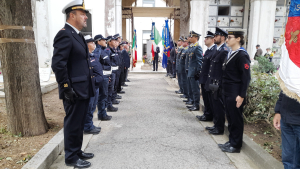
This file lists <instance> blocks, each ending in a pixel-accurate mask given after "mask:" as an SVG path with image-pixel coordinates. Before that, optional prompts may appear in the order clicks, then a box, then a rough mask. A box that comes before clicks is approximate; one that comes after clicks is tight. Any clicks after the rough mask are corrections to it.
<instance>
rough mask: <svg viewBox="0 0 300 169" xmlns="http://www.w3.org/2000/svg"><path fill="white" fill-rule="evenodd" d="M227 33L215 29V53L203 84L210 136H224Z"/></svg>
mask: <svg viewBox="0 0 300 169" xmlns="http://www.w3.org/2000/svg"><path fill="white" fill-rule="evenodd" d="M227 35H228V34H227V32H226V31H224V30H222V29H220V28H218V27H216V33H215V38H214V40H215V44H216V45H217V51H216V52H215V53H214V55H213V56H212V57H211V60H210V68H209V73H208V79H207V81H206V84H205V89H206V90H208V91H209V93H210V94H209V100H210V105H211V108H212V112H213V116H214V119H213V120H214V126H213V127H206V129H207V130H209V133H210V134H214V135H222V134H224V125H225V110H224V106H223V100H222V94H221V91H222V73H223V70H222V64H223V61H224V59H225V58H226V57H227V54H228V51H229V48H228V47H227V46H226V44H225V40H226V38H227Z"/></svg>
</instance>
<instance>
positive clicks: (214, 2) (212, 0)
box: [209, 0, 218, 5]
mask: <svg viewBox="0 0 300 169" xmlns="http://www.w3.org/2000/svg"><path fill="white" fill-rule="evenodd" d="M217 4H218V0H209V5H217Z"/></svg>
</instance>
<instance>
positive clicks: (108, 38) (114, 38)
mask: <svg viewBox="0 0 300 169" xmlns="http://www.w3.org/2000/svg"><path fill="white" fill-rule="evenodd" d="M117 39H118V38H116V37H114V36H108V37H107V42H109V41H111V40H117Z"/></svg>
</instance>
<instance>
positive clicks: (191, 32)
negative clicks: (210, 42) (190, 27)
mask: <svg viewBox="0 0 300 169" xmlns="http://www.w3.org/2000/svg"><path fill="white" fill-rule="evenodd" d="M193 36H197V37H200V36H201V35H200V34H199V33H196V32H195V31H190V37H193Z"/></svg>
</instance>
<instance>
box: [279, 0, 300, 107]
mask: <svg viewBox="0 0 300 169" xmlns="http://www.w3.org/2000/svg"><path fill="white" fill-rule="evenodd" d="M298 4H300V0H291V5H290V9H289V10H290V11H289V16H288V21H287V24H286V27H285V35H284V38H285V41H284V43H283V44H282V46H281V50H282V54H281V55H282V56H281V61H280V68H279V71H278V74H277V78H278V81H279V84H280V87H281V89H282V91H283V93H284V94H285V95H287V96H288V97H290V98H294V99H296V100H297V101H298V102H300V57H299V53H300V34H299V33H300V10H299V9H300V7H298V6H299V5H298Z"/></svg>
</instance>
